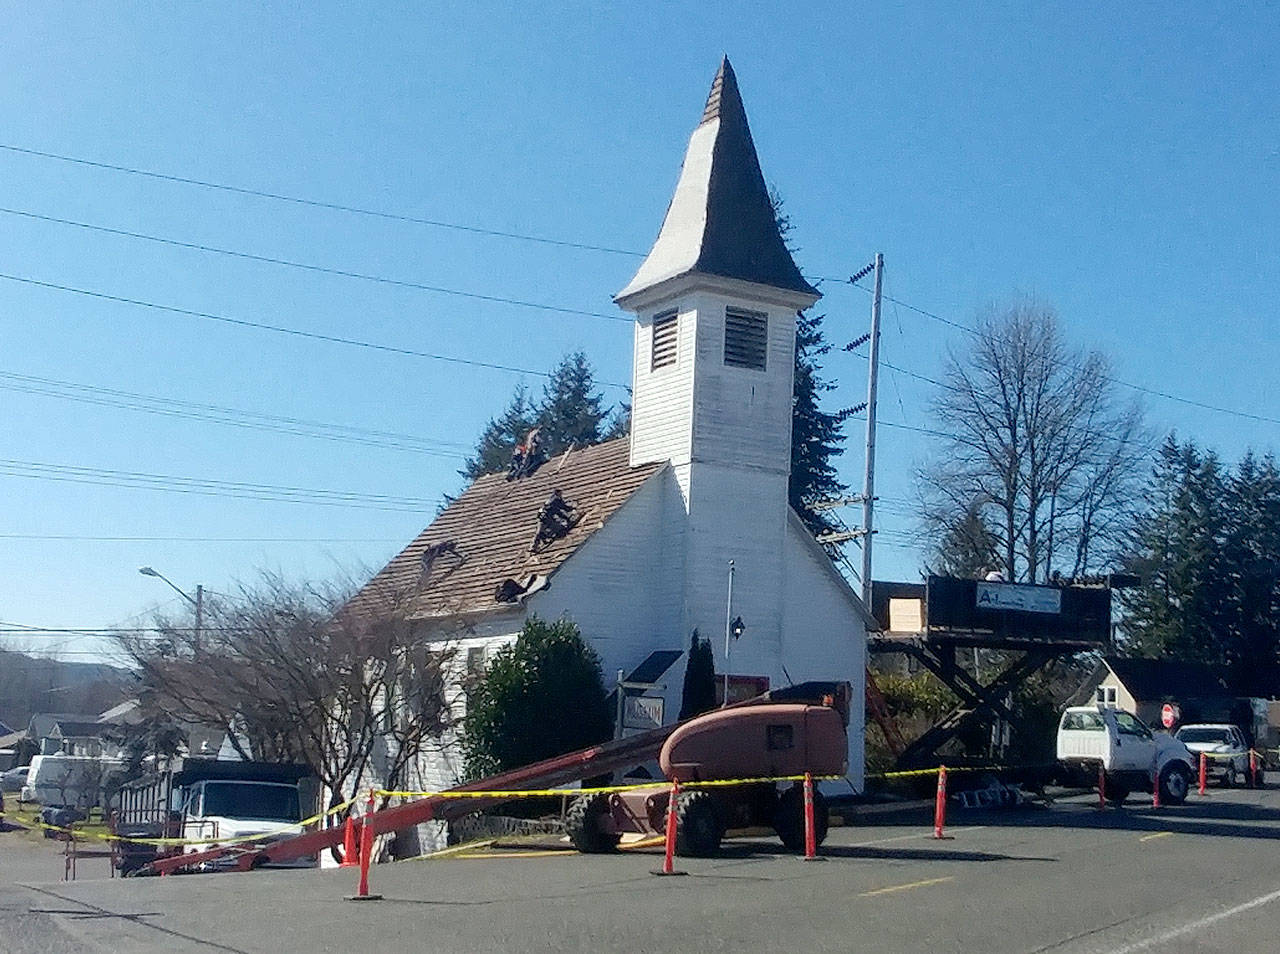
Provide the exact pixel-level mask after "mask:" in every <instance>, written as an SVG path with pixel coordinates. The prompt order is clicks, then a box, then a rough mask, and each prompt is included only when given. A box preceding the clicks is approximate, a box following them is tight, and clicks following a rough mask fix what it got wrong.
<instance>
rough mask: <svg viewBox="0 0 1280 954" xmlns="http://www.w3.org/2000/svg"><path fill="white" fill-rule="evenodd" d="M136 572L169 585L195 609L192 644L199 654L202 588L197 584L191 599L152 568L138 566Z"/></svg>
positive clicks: (202, 625) (202, 615) (171, 581)
mask: <svg viewBox="0 0 1280 954" xmlns="http://www.w3.org/2000/svg"><path fill="white" fill-rule="evenodd" d="M138 572H139V573H141V574H142V575H143V576H154V577H155V578H156V579H157V580H162V581H164V582H165V583H167V584H169V589H171V590H173V591H174V592H175V593H177V594H178V595H179V596H181V597H182V598H183V599H184V600H186V601H187V602H188V603H190V604H191V605H192V606H194V607H195V608H196V630H195V640H194V642H195V649H196V651H197V652H199V650H200V636H201V630H203V629H204V587H203V586H200V585H198V584H197V586H196V595H195V596H194V597H192V596H191V595H190V594H188V593H187V591H186V590H184V589H182V588H181V587H180V586H178V584H176V583H174V582H173V580H171V579H169V578H168V577H167V576H165V575H164V574H163V573H161V572H160V571H159V570H157V569H155V568H154V567H149V566H140V567H138Z"/></svg>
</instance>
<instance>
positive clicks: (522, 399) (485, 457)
mask: <svg viewBox="0 0 1280 954" xmlns="http://www.w3.org/2000/svg"><path fill="white" fill-rule="evenodd" d="M537 419H538V411H537V409H536V408H535V407H534V406H533V403H532V402H531V401H530V400H529V391H528V388H526V387H525V386H524V385H523V384H518V385H516V389H515V393H514V394H512V395H511V402H510V403H509V404H508V405H507V409H506V410H505V411H503V412H502V414H501V415H499V416H498V417H496V418H491V419H490V420H489V423H488V424H486V425H485V428H484V431H483V432H481V434H480V439H479V440H478V441H476V449H475V451H474V453H473V454H472V455H471V456H470V457H468V458H467V460H466V462H465V463H464V464H463V468H462V470H460V471H458V473H459V474H460V475H461V476H463V477H465V478H466V479H467V480H468V481H471V480H475V479H476V478H477V477H479V476H481V475H483V474H492V473H494V472H496V471H501V470H506V469H507V464H508V463H509V462H510V460H511V452H512V450H513V449H514V448H515V446H516V444H518V443H519V442H520V441H522V440H523V439H524V436H525V434H527V433H528V432H529V430H530V429H531V428H533V427H534V425H535V424H536V423H537Z"/></svg>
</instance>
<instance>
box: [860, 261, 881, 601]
mask: <svg viewBox="0 0 1280 954" xmlns="http://www.w3.org/2000/svg"><path fill="white" fill-rule="evenodd" d="M875 269H876V288H875V294H874V297H873V298H872V299H871V362H870V363H871V369H870V371H869V372H868V374H867V467H866V472H865V473H864V474H863V477H862V602H863V603H864V604H866V606H867V607H870V606H871V537H872V534H873V533H874V530H873V525H872V519H873V518H874V516H875V506H874V503H875V492H876V384H877V379H878V378H879V372H880V286H881V281H882V279H883V278H884V255H882V254H881V253H880V252H876V266H875Z"/></svg>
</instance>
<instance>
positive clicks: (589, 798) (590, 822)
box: [564, 792, 622, 855]
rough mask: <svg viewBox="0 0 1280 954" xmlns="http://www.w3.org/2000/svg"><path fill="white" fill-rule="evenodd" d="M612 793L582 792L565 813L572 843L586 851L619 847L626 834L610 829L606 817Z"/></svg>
mask: <svg viewBox="0 0 1280 954" xmlns="http://www.w3.org/2000/svg"><path fill="white" fill-rule="evenodd" d="M609 814H610V812H609V795H608V793H607V792H595V793H593V794H591V795H579V796H578V797H577V798H575V799H574V800H573V802H572V803H571V804H570V805H569V810H568V811H567V812H565V816H564V830H565V833H566V834H568V836H569V843H570V844H571V845H573V847H574V848H576V849H578V851H580V852H582V853H583V854H584V855H601V854H606V853H608V852H610V851H613V850H614V849H615V848H617V847H618V840H619V839H620V838H621V837H622V836H621V835H620V834H619V833H618V832H611V831H606V830H605V829H604V826H603V824H602V823H603V822H604V819H605V818H607V817H608V816H609Z"/></svg>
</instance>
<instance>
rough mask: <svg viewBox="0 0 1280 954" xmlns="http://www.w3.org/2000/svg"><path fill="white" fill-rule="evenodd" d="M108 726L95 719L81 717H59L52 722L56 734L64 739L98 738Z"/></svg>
mask: <svg viewBox="0 0 1280 954" xmlns="http://www.w3.org/2000/svg"><path fill="white" fill-rule="evenodd" d="M109 728H110V726H108V725H106V724H104V723H101V722H98V721H97V720H89V721H87V722H86V721H84V720H83V718H81V719H59V720H58V721H57V722H55V723H54V729H55V730H56V731H57V733H58V735H59V736H61V737H62V738H64V739H84V738H98V737H99V736H101V735H102V733H103V732H106V731H107V730H108V729H109Z"/></svg>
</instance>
